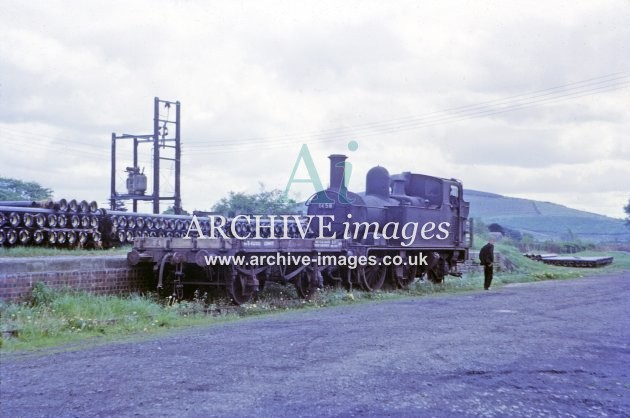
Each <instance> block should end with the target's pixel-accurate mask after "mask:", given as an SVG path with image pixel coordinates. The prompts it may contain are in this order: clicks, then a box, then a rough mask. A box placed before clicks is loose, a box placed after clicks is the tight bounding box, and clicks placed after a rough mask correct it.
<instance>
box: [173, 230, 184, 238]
mask: <svg viewBox="0 0 630 418" xmlns="http://www.w3.org/2000/svg"><path fill="white" fill-rule="evenodd" d="M173 237H175V238H181V237H182V233H181V232H179V231H175V232H173Z"/></svg>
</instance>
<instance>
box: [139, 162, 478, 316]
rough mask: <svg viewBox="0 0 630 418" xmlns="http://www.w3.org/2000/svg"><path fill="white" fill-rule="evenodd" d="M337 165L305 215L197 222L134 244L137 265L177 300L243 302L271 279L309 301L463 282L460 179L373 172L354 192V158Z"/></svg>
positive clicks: (467, 236)
mask: <svg viewBox="0 0 630 418" xmlns="http://www.w3.org/2000/svg"><path fill="white" fill-rule="evenodd" d="M329 158H330V186H329V188H328V189H326V190H322V191H320V192H318V193H316V194H315V195H313V196H312V197H311V198H310V199H308V200H307V202H306V206H307V213H306V215H304V216H302V217H293V218H292V219H290V218H287V217H285V218H283V219H282V220H279V219H277V217H273V216H266V217H264V216H254V217H253V219H254V220H255V222H254V221H253V220H252V217H249V216H242V217H236V218H234V219H228V220H225V219H223V222H221V223H219V219H217V218H213V217H208V218H207V219H206V218H202V219H201V220H200V219H197V218H193V219H192V221H193V222H190V223H187V224H186V226H187V228H188V229H187V233H186V234H185V235H184V236H181V235H183V234H178V235H180V237H177V236H172V237H168V236H163V237H160V236H153V237H152V236H141V237H136V238H134V239H133V249H132V250H131V252H129V254H128V256H127V259H128V262H129V264H130V265H139V264H145V265H146V264H151V265H153V269H154V271H155V274H156V280H157V287H158V289H162V290H163V291H165V292H166V293H171V294H172V295H173V296H174V297H176V298H181V297H183V296H184V293H185V291H186V292H188V291H191V290H194V289H197V288H200V287H210V288H215V289H223V290H225V291H227V293H228V294H229V295H230V296H231V298H232V300H233V301H234V303H236V304H242V303H245V302H247V301H248V300H250V298H251V297H252V296H253V295H254V294H255V293H256V292H258V291H259V290H261V289H262V288H264V285H265V283H266V282H270V281H273V282H278V283H282V284H289V283H291V284H293V285H294V286H295V288H296V290H297V293H298V294H299V295H300V296H301V297H303V298H310V297H311V296H312V295H313V293H314V292H315V291H316V289H317V288H318V287H321V286H322V285H324V284H339V285H343V286H344V287H346V288H347V289H351V288H352V287H353V286H358V287H360V288H363V289H365V290H367V291H375V290H378V289H380V288H381V287H382V286H383V285H384V284H385V283H388V284H389V285H391V286H395V287H399V288H405V287H407V286H409V285H410V284H411V283H412V282H413V281H415V280H417V279H418V278H422V277H426V278H427V279H428V280H430V281H432V282H434V283H441V282H442V281H443V280H444V278H445V276H447V275H455V276H457V275H460V274H459V273H458V270H457V266H458V264H459V263H462V262H464V261H465V260H466V259H467V258H468V249H469V248H470V246H471V244H472V242H471V241H472V224H471V222H470V221H469V219H468V214H469V204H468V203H467V202H465V201H464V200H463V188H462V184H461V182H460V181H458V180H455V179H443V178H438V177H432V176H427V175H423V174H415V173H410V172H404V173H401V174H396V175H390V174H389V172H388V171H387V170H386V169H385V168H383V167H374V168H372V169H370V170H369V171H368V173H367V175H366V187H365V192H363V193H353V192H351V191H349V190H348V189H347V187H346V181H345V160H346V158H347V157H346V156H345V155H337V154H335V155H331V156H330V157H329ZM193 226H194V228H193ZM217 232H220V233H217ZM323 232H325V233H323ZM298 260H299V261H298Z"/></svg>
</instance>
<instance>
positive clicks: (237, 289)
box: [228, 273, 258, 305]
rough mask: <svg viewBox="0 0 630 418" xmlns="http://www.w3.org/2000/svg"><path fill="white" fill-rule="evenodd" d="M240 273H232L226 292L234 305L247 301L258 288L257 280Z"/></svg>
mask: <svg viewBox="0 0 630 418" xmlns="http://www.w3.org/2000/svg"><path fill="white" fill-rule="evenodd" d="M254 280H255V278H254V277H251V276H248V275H246V274H242V273H236V274H233V275H232V277H231V279H230V282H229V284H228V293H229V294H230V297H231V298H232V301H233V302H234V304H236V305H242V304H243V303H247V302H248V301H249V300H250V299H251V298H252V296H253V295H254V293H255V292H256V291H257V290H258V285H257V282H258V281H257V280H256V281H254Z"/></svg>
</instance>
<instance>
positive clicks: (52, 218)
mask: <svg viewBox="0 0 630 418" xmlns="http://www.w3.org/2000/svg"><path fill="white" fill-rule="evenodd" d="M46 222H47V223H48V226H49V227H51V228H55V227H56V226H57V215H55V214H54V213H51V214H49V215H48V216H47V217H46Z"/></svg>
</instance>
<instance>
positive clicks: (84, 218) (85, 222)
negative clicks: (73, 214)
mask: <svg viewBox="0 0 630 418" xmlns="http://www.w3.org/2000/svg"><path fill="white" fill-rule="evenodd" d="M89 227H90V217H89V216H88V215H81V228H89Z"/></svg>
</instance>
